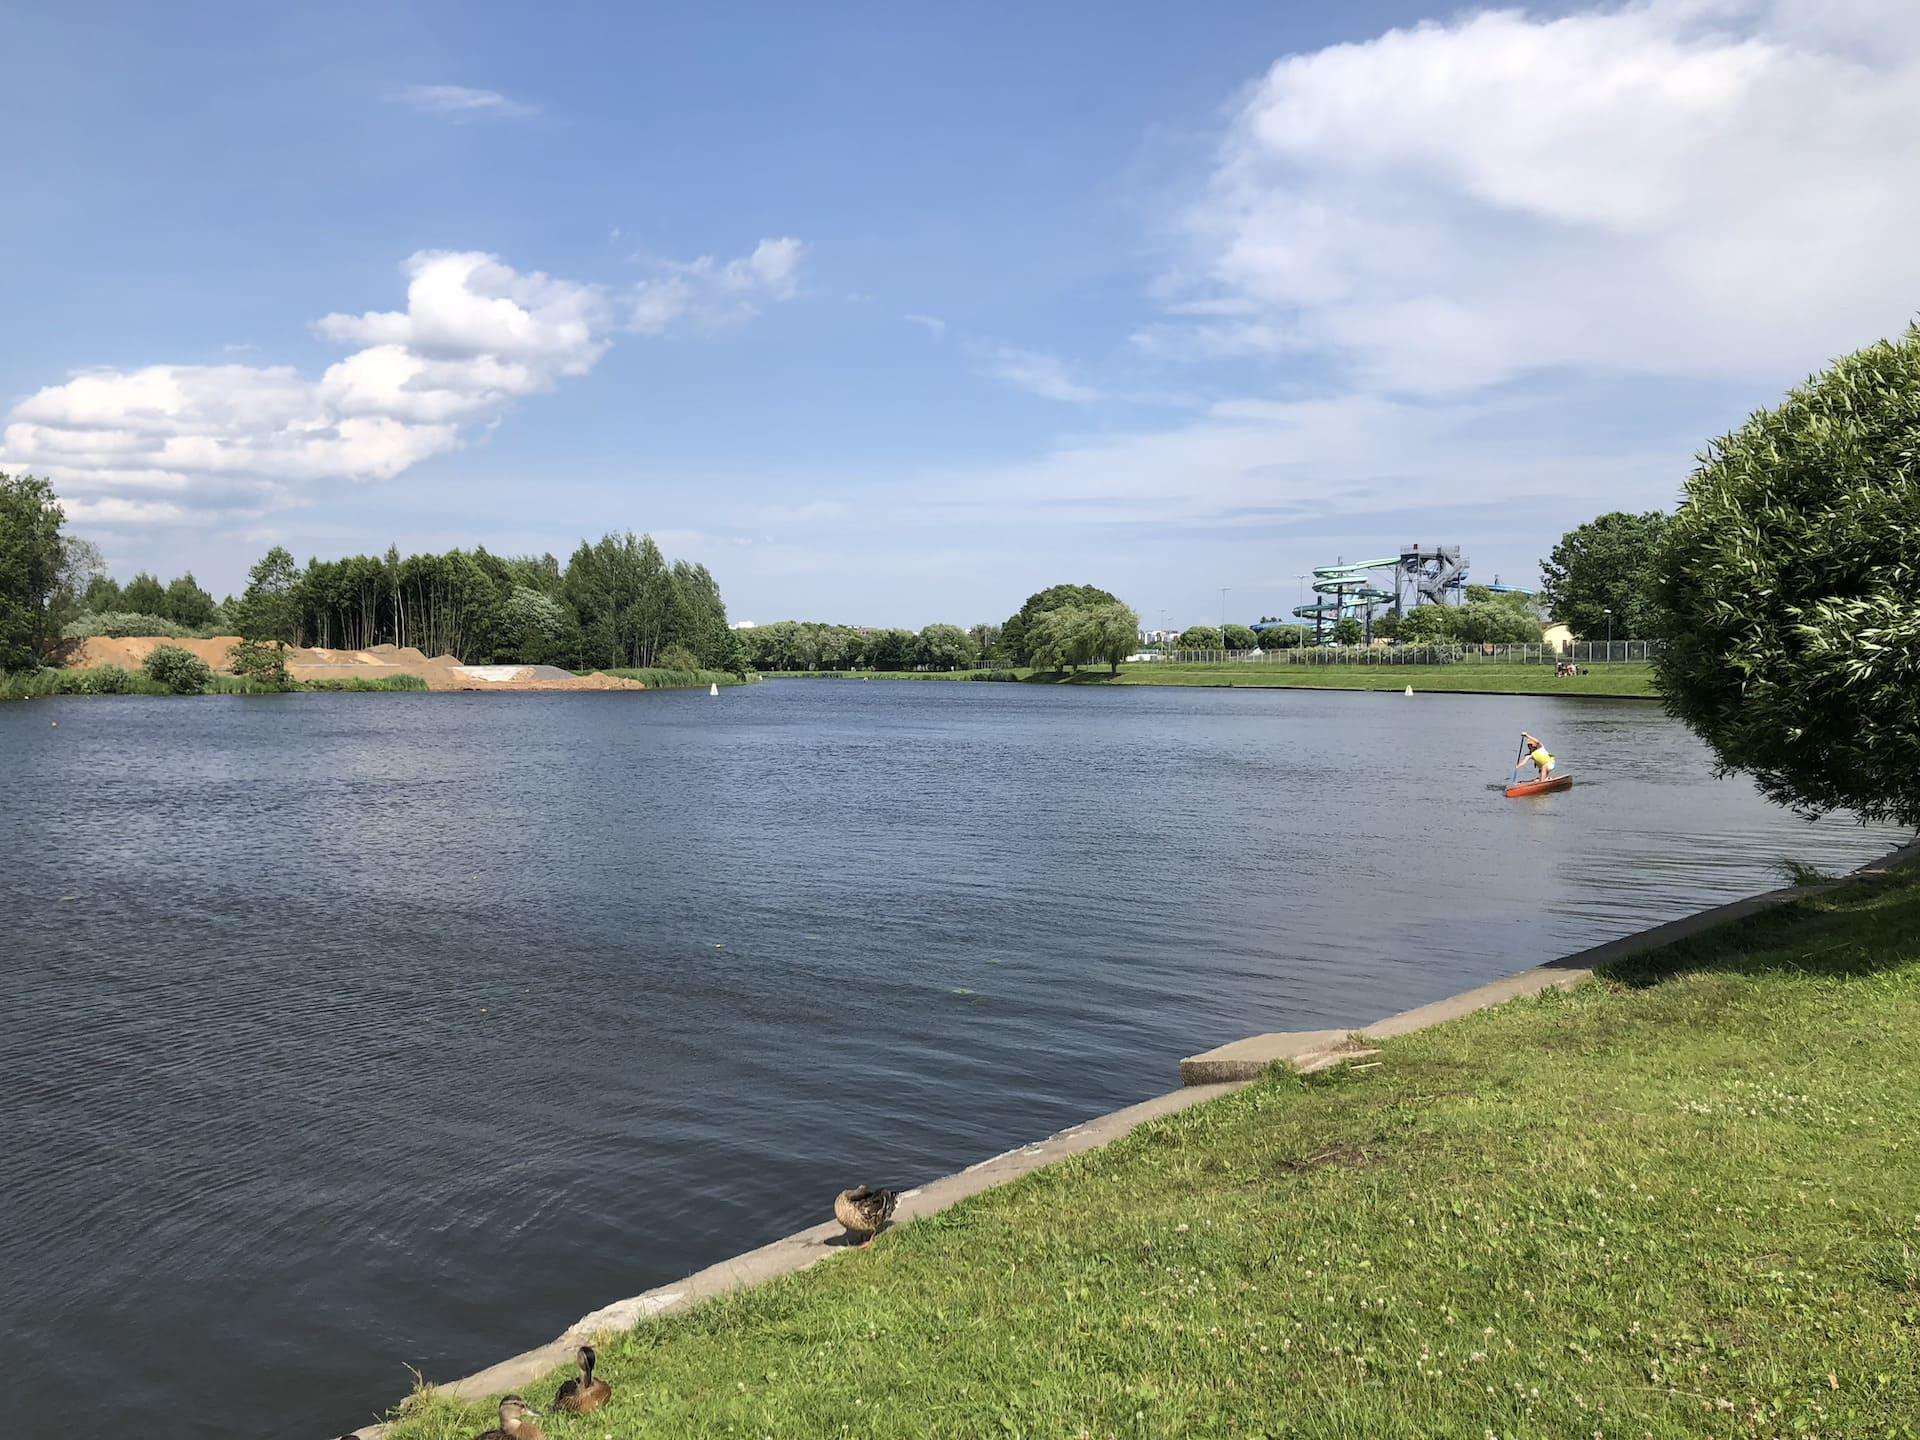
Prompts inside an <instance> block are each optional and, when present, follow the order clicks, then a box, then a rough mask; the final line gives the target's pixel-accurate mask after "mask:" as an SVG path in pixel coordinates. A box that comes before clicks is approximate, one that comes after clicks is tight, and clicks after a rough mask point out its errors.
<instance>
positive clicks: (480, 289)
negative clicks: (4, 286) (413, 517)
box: [0, 241, 800, 525]
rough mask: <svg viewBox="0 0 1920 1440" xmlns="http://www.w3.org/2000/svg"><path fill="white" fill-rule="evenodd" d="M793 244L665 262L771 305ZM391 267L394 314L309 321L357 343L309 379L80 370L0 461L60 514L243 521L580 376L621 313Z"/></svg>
mask: <svg viewBox="0 0 1920 1440" xmlns="http://www.w3.org/2000/svg"><path fill="white" fill-rule="evenodd" d="M799 250H800V247H799V242H798V241H767V242H763V243H762V244H761V246H760V247H759V248H758V249H757V250H755V251H754V252H753V254H752V255H749V256H746V257H744V258H743V259H741V260H737V261H731V262H728V263H727V264H725V265H716V264H713V263H712V262H694V263H693V264H692V265H689V266H686V267H682V268H683V269H685V270H687V271H688V272H690V273H691V274H694V275H698V276H700V277H701V278H702V281H703V283H705V284H706V285H707V286H708V288H709V289H710V290H713V291H714V292H716V293H719V292H724V293H725V294H726V295H728V296H730V297H732V299H733V300H734V301H735V302H736V303H739V302H741V301H742V300H743V299H744V297H768V298H784V297H785V296H789V295H791V294H793V293H794V289H795V266H796V264H797V262H798V257H799ZM406 271H407V303H406V308H405V309H404V310H374V311H367V312H364V313H360V314H330V315H327V316H324V317H323V318H322V319H320V320H319V321H318V322H316V324H315V326H314V330H315V332H316V333H317V334H318V335H319V336H321V337H322V338H323V339H326V340H330V341H333V342H336V343H338V344H340V345H343V346H349V347H358V348H354V349H352V350H351V352H350V353H349V354H347V355H346V356H345V357H343V358H342V359H340V360H338V361H336V362H335V363H333V364H332V365H330V366H328V367H327V369H326V370H325V371H324V372H323V373H322V374H321V375H320V376H319V378H318V379H314V378H311V377H310V376H307V375H303V374H301V373H300V372H299V371H297V370H295V369H294V368H292V367H291V366H285V365H274V366H258V365H241V364H225V365H167V364H161V365H150V366H147V367H145V368H144V369H139V370H131V371H121V370H99V371H88V372H84V373H82V374H78V375H75V376H73V377H72V378H71V379H69V380H67V381H66V382H64V383H63V384H59V385H50V386H48V387H46V388H45V389H42V390H40V391H38V392H37V393H35V394H33V395H30V396H28V397H27V398H26V399H24V400H22V401H21V402H20V403H19V404H17V405H16V406H14V408H13V410H12V412H11V414H10V415H9V416H8V417H7V424H6V427H5V430H4V432H0V465H4V466H5V467H6V468H9V469H18V470H30V471H33V472H35V473H39V474H45V475H48V476H50V477H51V478H52V479H53V480H54V482H55V484H56V486H57V487H58V489H59V491H60V493H61V495H62V497H63V499H66V500H67V501H68V508H69V513H70V515H71V516H72V517H73V518H74V519H76V520H80V519H85V520H89V521H92V522H94V523H99V524H108V525H114V524H118V525H141V524H158V523H170V522H175V521H179V520H182V519H185V518H187V516H188V515H189V513H190V512H192V511H196V510H197V511H199V512H201V513H203V514H205V513H221V512H225V513H227V514H228V515H229V517H231V516H233V515H259V514H262V513H265V512H267V511H270V510H273V509H277V508H282V507H284V506H286V505H288V504H293V503H298V502H299V500H300V499H301V498H302V492H303V490H305V489H309V488H311V487H313V486H317V485H324V484H328V483H339V482H343V481H346V482H351V481H373V480H389V479H392V478H393V477H395V476H397V475H400V474H401V473H403V472H404V471H406V470H408V469H410V468H412V467H413V466H415V465H417V464H419V463H420V462H421V461H423V460H426V459H429V458H431V457H433V456H436V455H443V454H446V453H447V452H449V451H452V450H455V449H457V448H459V447H460V446H461V445H462V444H463V443H465V442H466V440H467V439H468V437H470V436H471V435H472V434H473V433H474V432H475V431H476V430H482V431H484V428H485V427H490V426H491V425H493V424H497V423H498V421H499V419H500V418H501V415H502V414H503V413H504V411H505V410H506V408H507V407H508V406H509V405H510V404H511V403H512V402H513V401H516V400H519V399H522V398H525V397H527V396H531V395H537V394H540V393H542V392H544V391H547V390H550V389H552V388H553V387H554V386H555V385H556V384H558V383H559V382H560V381H561V380H564V379H568V378H571V377H576V376H581V375H585V374H586V373H587V372H588V371H589V370H591V369H592V368H593V366H594V365H595V363H596V362H598V360H599V359H600V357H601V356H602V355H604V354H605V353H606V350H607V347H608V344H609V341H608V339H607V334H608V332H609V331H610V330H611V328H612V327H613V326H614V324H615V323H616V322H617V320H618V319H619V318H620V317H621V316H622V315H623V314H624V312H625V311H626V310H627V309H628V308H629V307H630V306H631V305H632V304H633V303H634V301H633V297H632V296H631V295H630V294H629V295H610V294H609V293H608V292H607V291H606V290H604V289H603V288H602V287H599V286H596V285H588V284H581V283H577V282H574V281H570V280H561V279H556V278H554V277H552V276H548V275H544V274H540V273H538V272H531V273H527V272H521V271H518V270H515V269H514V268H513V267H511V266H509V265H507V264H504V263H503V262H502V261H500V260H499V259H497V258H495V257H494V256H491V255H485V254H481V253H479V252H476V251H426V252H422V253H420V254H417V255H415V256H413V257H412V258H411V259H410V260H409V261H408V262H407V266H406ZM682 313H685V312H684V311H683V312H682ZM672 318H678V317H672ZM667 323H670V322H669V321H668V320H663V321H662V322H661V324H659V325H657V326H654V327H652V328H653V329H656V330H658V329H664V328H666V324H667ZM159 494H164V495H166V496H169V497H172V498H168V499H164V500H162V499H157V498H153V497H155V496H156V495H159Z"/></svg>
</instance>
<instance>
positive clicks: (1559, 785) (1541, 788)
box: [1507, 775, 1573, 800]
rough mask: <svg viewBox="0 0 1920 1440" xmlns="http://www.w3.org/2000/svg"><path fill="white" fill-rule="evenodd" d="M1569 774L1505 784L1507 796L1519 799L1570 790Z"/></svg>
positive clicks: (1571, 784)
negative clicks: (1549, 778) (1548, 778)
mask: <svg viewBox="0 0 1920 1440" xmlns="http://www.w3.org/2000/svg"><path fill="white" fill-rule="evenodd" d="M1572 788H1573V777H1572V776H1571V775H1555V776H1554V777H1553V778H1552V779H1551V780H1523V781H1521V782H1520V783H1519V784H1517V785H1509V786H1507V798H1508V799H1509V800H1519V799H1521V798H1523V797H1524V796H1527V795H1551V794H1552V793H1553V792H1554V791H1556V790H1571V789H1572Z"/></svg>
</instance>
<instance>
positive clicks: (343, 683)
mask: <svg viewBox="0 0 1920 1440" xmlns="http://www.w3.org/2000/svg"><path fill="white" fill-rule="evenodd" d="M293 688H294V689H296V690H425V689H426V688H427V682H426V681H425V680H423V679H421V677H420V676H418V675H381V676H376V677H369V676H364V675H354V676H350V677H348V678H346V679H340V680H301V681H298V682H296V683H295V685H294V687H293Z"/></svg>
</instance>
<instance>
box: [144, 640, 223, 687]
mask: <svg viewBox="0 0 1920 1440" xmlns="http://www.w3.org/2000/svg"><path fill="white" fill-rule="evenodd" d="M143 668H144V669H145V670H146V672H147V678H148V679H149V680H151V681H153V682H154V683H155V684H156V685H164V686H165V687H166V688H167V689H168V690H171V691H172V692H173V693H174V694H175V695H201V694H204V693H205V692H206V688H207V682H208V681H210V680H211V679H213V671H212V669H211V668H210V667H209V666H208V665H207V662H206V661H204V660H202V659H201V658H200V657H199V656H198V655H195V654H194V653H193V652H192V651H190V650H182V649H181V648H180V647H179V646H178V645H161V646H158V647H157V648H156V649H155V650H154V652H153V653H152V654H151V655H149V656H147V663H146V665H145V666H144V667H143Z"/></svg>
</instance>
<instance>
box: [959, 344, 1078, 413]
mask: <svg viewBox="0 0 1920 1440" xmlns="http://www.w3.org/2000/svg"><path fill="white" fill-rule="evenodd" d="M980 373H981V374H983V375H988V376H991V377H992V378H993V379H995V380H1004V381H1006V383H1007V384H1009V385H1013V386H1016V387H1018V388H1019V389H1021V390H1025V391H1026V392H1027V393H1028V394H1030V395H1038V396H1040V397H1041V398H1042V399H1043V400H1064V401H1066V402H1067V403H1069V404H1072V405H1086V404H1090V403H1091V402H1093V401H1095V400H1098V399H1099V398H1100V392H1099V391H1098V390H1095V389H1094V388H1093V387H1092V386H1090V385H1083V384H1081V383H1080V382H1079V381H1078V380H1075V379H1074V378H1073V376H1071V375H1070V374H1068V373H1067V367H1066V365H1065V364H1064V363H1063V362H1062V361H1061V359H1060V357H1059V356H1057V355H1047V354H1043V353H1041V352H1040V351H1037V350H1022V349H1021V348H1020V347H1018V346H1017V345H995V346H991V347H989V348H987V349H985V350H983V351H981V353H980Z"/></svg>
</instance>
